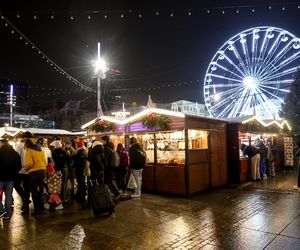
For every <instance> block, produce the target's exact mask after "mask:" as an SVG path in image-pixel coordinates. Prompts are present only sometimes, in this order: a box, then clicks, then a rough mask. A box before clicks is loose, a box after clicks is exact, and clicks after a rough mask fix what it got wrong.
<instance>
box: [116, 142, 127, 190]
mask: <svg viewBox="0 0 300 250" xmlns="http://www.w3.org/2000/svg"><path fill="white" fill-rule="evenodd" d="M117 152H118V154H119V158H120V166H119V175H118V177H119V178H118V185H119V187H120V188H121V190H122V191H123V192H125V193H126V190H127V175H128V170H129V154H128V152H127V151H126V150H125V148H124V146H123V144H122V143H119V144H118V145H117Z"/></svg>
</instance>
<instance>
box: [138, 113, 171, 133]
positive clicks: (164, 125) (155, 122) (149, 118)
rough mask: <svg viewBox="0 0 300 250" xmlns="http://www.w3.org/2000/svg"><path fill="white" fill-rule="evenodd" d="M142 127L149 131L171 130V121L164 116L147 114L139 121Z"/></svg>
mask: <svg viewBox="0 0 300 250" xmlns="http://www.w3.org/2000/svg"><path fill="white" fill-rule="evenodd" d="M141 122H142V124H143V126H144V127H147V128H150V129H159V130H169V129H170V128H171V119H170V118H169V117H167V116H164V115H159V114H153V113H151V114H149V115H146V116H145V117H143V118H142V119H141Z"/></svg>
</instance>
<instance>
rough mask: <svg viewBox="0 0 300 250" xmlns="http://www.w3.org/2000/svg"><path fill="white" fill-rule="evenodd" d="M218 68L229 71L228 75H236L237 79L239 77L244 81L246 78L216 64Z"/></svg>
mask: <svg viewBox="0 0 300 250" xmlns="http://www.w3.org/2000/svg"><path fill="white" fill-rule="evenodd" d="M216 66H218V67H220V68H221V69H223V70H225V71H227V72H228V73H230V74H232V75H235V76H236V77H238V78H240V79H244V77H243V76H242V75H238V74H236V73H234V72H233V71H231V70H229V69H227V68H225V67H224V66H222V65H220V64H218V63H216Z"/></svg>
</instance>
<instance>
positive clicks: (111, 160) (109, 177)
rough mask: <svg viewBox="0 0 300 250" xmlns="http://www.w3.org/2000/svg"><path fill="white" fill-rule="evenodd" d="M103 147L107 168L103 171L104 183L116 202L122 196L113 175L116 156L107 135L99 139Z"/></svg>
mask: <svg viewBox="0 0 300 250" xmlns="http://www.w3.org/2000/svg"><path fill="white" fill-rule="evenodd" d="M101 140H102V142H103V146H104V154H105V157H106V160H107V168H106V169H105V171H104V183H105V184H106V185H108V187H109V188H110V190H111V192H112V193H113V194H114V196H115V197H114V200H115V201H116V200H117V199H119V198H120V197H121V196H122V193H121V192H120V190H119V188H118V186H117V183H116V179H115V175H114V174H113V171H114V170H113V169H114V168H115V167H116V166H114V165H116V164H117V161H118V160H117V159H116V154H115V153H114V144H113V143H112V142H111V141H110V139H109V137H108V136H107V135H104V136H102V137H101Z"/></svg>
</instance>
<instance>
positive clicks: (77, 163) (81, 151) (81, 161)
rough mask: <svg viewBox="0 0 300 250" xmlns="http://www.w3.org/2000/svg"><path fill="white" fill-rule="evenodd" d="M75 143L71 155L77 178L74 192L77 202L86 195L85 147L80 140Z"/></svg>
mask: <svg viewBox="0 0 300 250" xmlns="http://www.w3.org/2000/svg"><path fill="white" fill-rule="evenodd" d="M76 145H77V148H76V151H75V154H74V156H73V166H74V168H75V175H76V180H77V192H76V194H75V199H76V200H77V202H78V203H84V202H85V195H86V185H85V175H84V172H85V166H86V160H87V149H86V147H85V146H84V143H83V141H81V140H79V141H78V142H77V144H76Z"/></svg>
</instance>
